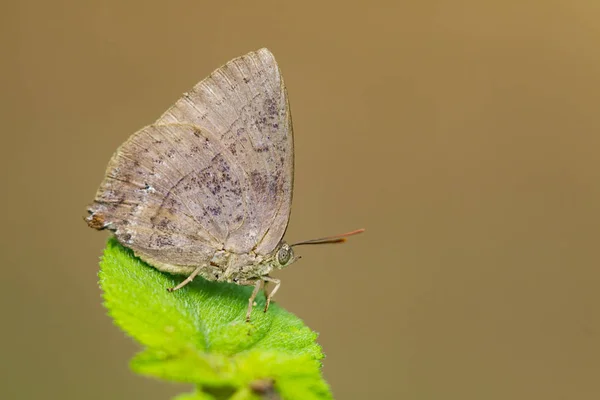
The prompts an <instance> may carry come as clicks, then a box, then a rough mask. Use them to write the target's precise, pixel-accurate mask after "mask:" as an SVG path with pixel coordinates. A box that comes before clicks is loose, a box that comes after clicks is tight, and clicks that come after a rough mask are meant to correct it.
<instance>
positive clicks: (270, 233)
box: [86, 48, 363, 321]
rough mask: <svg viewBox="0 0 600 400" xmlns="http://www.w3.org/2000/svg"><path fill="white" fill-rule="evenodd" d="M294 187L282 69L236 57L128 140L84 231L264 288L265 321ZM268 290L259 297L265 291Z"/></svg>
mask: <svg viewBox="0 0 600 400" xmlns="http://www.w3.org/2000/svg"><path fill="white" fill-rule="evenodd" d="M293 180H294V144H293V133H292V118H291V114H290V107H289V102H288V97H287V91H286V88H285V85H284V82H283V78H282V76H281V71H280V70H279V67H278V65H277V62H276V61H275V58H274V57H273V54H271V52H270V51H269V50H267V49H264V48H263V49H260V50H258V51H255V52H251V53H248V54H246V55H244V56H241V57H238V58H235V59H233V60H231V61H230V62H228V63H227V64H225V65H224V66H222V67H221V68H218V69H217V70H215V71H214V72H213V73H212V74H211V75H210V76H209V77H208V78H206V79H204V80H203V81H201V82H200V83H198V84H197V85H196V86H194V88H193V89H192V90H191V91H190V92H187V93H185V94H183V96H182V97H181V98H180V99H179V100H177V102H176V103H175V104H174V105H173V106H172V107H171V108H169V109H168V110H167V111H166V112H165V113H164V114H163V115H162V116H161V117H160V118H159V119H158V120H156V122H154V123H153V124H151V125H148V126H146V127H145V128H142V129H140V130H139V131H137V132H135V133H134V134H133V135H132V136H131V137H130V138H129V139H128V140H127V141H126V142H125V143H123V144H122V145H121V146H120V147H119V148H118V149H117V151H116V152H115V153H114V155H113V156H112V159H111V160H110V162H109V164H108V167H107V169H106V174H105V177H104V180H103V181H102V183H101V185H100V188H99V189H98V192H97V193H96V197H95V199H94V201H93V203H92V204H91V205H90V206H89V207H88V213H89V215H88V217H87V218H86V221H87V223H88V225H89V226H90V227H92V228H94V229H98V230H103V229H108V230H110V231H113V232H114V234H115V236H116V238H117V240H118V241H119V242H120V243H121V244H122V245H124V246H125V247H128V248H130V249H132V250H133V252H134V253H135V255H136V256H137V257H139V258H140V259H142V260H143V261H145V262H147V263H148V264H150V265H152V266H153V267H155V268H157V269H158V270H160V271H164V272H168V273H172V274H177V275H184V276H186V278H185V279H184V280H183V281H182V282H181V283H179V284H178V285H177V286H175V287H173V288H169V289H168V290H169V291H174V290H178V289H180V288H181V287H183V286H185V285H186V284H188V283H189V282H191V281H192V280H193V279H194V278H195V277H196V276H201V277H202V278H204V279H207V280H210V281H220V282H234V283H236V284H238V285H248V286H254V290H253V292H252V295H251V296H250V298H249V300H248V309H247V313H246V321H249V320H250V314H251V312H252V307H253V304H254V300H255V298H256V296H257V294H258V292H259V291H260V289H261V285H263V283H264V286H265V289H264V290H265V295H266V303H265V308H264V311H265V312H266V311H267V310H268V308H269V304H270V303H271V299H272V297H273V295H275V293H276V292H277V291H278V290H279V287H280V285H281V281H280V280H279V279H275V278H272V277H270V276H269V274H270V273H271V271H273V270H278V269H282V268H285V267H287V266H289V265H291V264H292V263H293V262H295V261H296V260H298V259H299V257H298V256H296V255H295V254H294V251H293V249H292V247H294V246H297V245H302V244H320V243H339V242H342V241H344V240H345V237H346V236H349V235H353V234H356V233H360V232H362V231H363V230H362V229H359V230H357V231H353V232H348V233H346V234H342V235H337V236H332V237H326V238H321V239H314V240H308V241H304V242H299V243H295V244H292V245H289V244H287V243H286V242H285V241H283V240H282V238H283V236H284V233H285V231H286V229H287V226H288V221H289V218H290V211H291V203H292V191H293ZM267 283H272V284H273V285H274V287H273V289H272V290H271V292H270V293H268V294H267V290H266V285H267Z"/></svg>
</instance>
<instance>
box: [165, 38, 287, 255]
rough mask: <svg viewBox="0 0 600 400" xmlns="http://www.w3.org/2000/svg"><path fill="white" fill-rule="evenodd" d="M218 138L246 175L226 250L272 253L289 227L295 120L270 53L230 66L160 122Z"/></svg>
mask: <svg viewBox="0 0 600 400" xmlns="http://www.w3.org/2000/svg"><path fill="white" fill-rule="evenodd" d="M157 123H158V124H168V123H187V124H192V125H194V126H197V127H199V128H200V129H201V130H205V131H208V132H210V133H211V134H213V135H214V137H215V138H216V139H217V140H218V141H219V142H220V143H221V144H222V145H223V146H224V147H225V148H226V150H225V152H226V153H227V155H228V156H229V157H231V158H232V159H234V160H235V162H236V163H237V164H238V165H239V167H240V168H241V169H242V170H243V171H244V175H245V177H246V181H247V185H245V186H244V187H243V191H244V195H245V198H246V200H247V201H246V210H245V211H246V212H245V216H244V221H243V224H242V225H241V226H240V227H239V228H237V229H235V230H233V231H230V232H229V236H228V237H227V240H226V243H225V247H226V248H227V249H228V250H231V251H234V252H237V253H246V252H248V251H250V250H252V249H255V250H256V252H257V253H259V254H269V253H270V252H272V251H273V250H274V249H275V247H276V246H277V245H278V244H279V242H280V241H281V238H282V237H283V234H284V233H285V230H286V228H287V224H288V220H289V216H290V210H291V202H292V186H293V174H294V145H293V134H292V121H291V114H290V109H289V104H288V98H287V93H286V89H285V85H284V82H283V78H282V76H281V72H280V70H279V67H278V66H277V62H276V61H275V58H274V57H273V54H271V52H270V51H269V50H267V49H260V50H258V51H256V52H252V53H249V54H246V55H245V56H242V57H239V58H237V59H234V60H232V61H230V62H228V63H227V64H226V65H224V66H223V67H221V68H219V69H217V70H216V71H215V72H213V73H212V74H211V75H210V76H209V77H208V78H206V79H205V80H203V81H202V82H200V83H199V84H197V85H196V86H195V87H194V88H193V89H192V91H191V92H189V93H186V94H185V95H184V96H183V97H181V99H179V100H178V101H177V102H176V103H175V105H174V106H173V107H171V108H170V109H169V110H168V111H167V112H166V113H165V114H163V116H162V117H161V118H160V119H159V120H158V121H157Z"/></svg>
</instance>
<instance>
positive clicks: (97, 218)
mask: <svg viewBox="0 0 600 400" xmlns="http://www.w3.org/2000/svg"><path fill="white" fill-rule="evenodd" d="M86 222H87V224H88V226H89V227H90V228H94V229H98V230H102V229H105V228H106V226H105V219H104V215H103V214H100V213H94V214H92V215H90V216H89V217H87V218H86Z"/></svg>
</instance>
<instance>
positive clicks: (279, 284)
mask: <svg viewBox="0 0 600 400" xmlns="http://www.w3.org/2000/svg"><path fill="white" fill-rule="evenodd" d="M262 280H263V281H265V285H266V284H267V282H273V283H274V284H275V287H274V288H273V290H271V293H269V294H267V292H266V291H265V295H266V296H267V303H266V304H265V312H267V310H268V309H269V304H271V299H272V298H273V296H275V293H277V291H278V290H279V286H281V281H280V280H279V279H275V278H271V277H270V276H263V277H262Z"/></svg>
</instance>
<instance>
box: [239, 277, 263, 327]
mask: <svg viewBox="0 0 600 400" xmlns="http://www.w3.org/2000/svg"><path fill="white" fill-rule="evenodd" d="M261 283H262V281H261V280H260V279H257V280H255V281H251V280H248V281H238V282H237V284H238V285H244V286H252V285H254V290H253V291H252V294H251V295H250V298H249V299H248V311H246V322H250V313H252V307H253V306H254V299H256V295H257V294H258V291H259V290H260V285H261Z"/></svg>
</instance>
